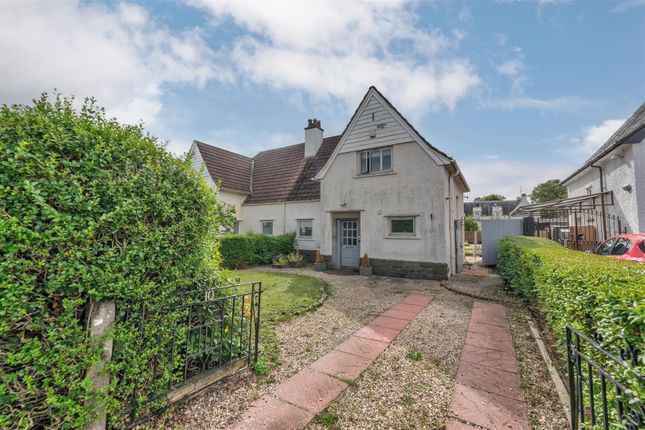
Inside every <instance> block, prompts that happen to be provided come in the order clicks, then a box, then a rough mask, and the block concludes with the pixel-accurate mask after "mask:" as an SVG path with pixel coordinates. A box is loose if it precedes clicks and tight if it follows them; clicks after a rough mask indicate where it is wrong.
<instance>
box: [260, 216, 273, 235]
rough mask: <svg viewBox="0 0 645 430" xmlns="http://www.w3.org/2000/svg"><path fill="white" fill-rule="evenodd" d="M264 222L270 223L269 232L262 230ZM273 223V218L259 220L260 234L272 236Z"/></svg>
mask: <svg viewBox="0 0 645 430" xmlns="http://www.w3.org/2000/svg"><path fill="white" fill-rule="evenodd" d="M264 223H270V224H271V233H265V232H264ZM273 225H274V220H272V219H262V220H260V228H261V230H262V234H264V235H267V236H273Z"/></svg>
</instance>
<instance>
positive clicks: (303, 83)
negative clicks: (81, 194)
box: [0, 0, 645, 200]
mask: <svg viewBox="0 0 645 430" xmlns="http://www.w3.org/2000/svg"><path fill="white" fill-rule="evenodd" d="M0 65H1V67H0V104H13V103H30V101H31V100H32V99H34V98H37V97H38V96H39V95H40V94H41V93H42V92H45V91H47V92H52V91H54V90H57V91H59V92H60V93H62V94H63V95H66V96H71V95H73V96H75V97H76V98H77V99H79V100H82V99H83V98H84V97H87V96H93V97H95V98H96V99H97V100H98V103H99V104H100V105H102V106H105V107H106V111H107V112H108V114H109V115H110V116H114V117H116V118H117V119H119V120H120V121H122V122H124V123H138V122H143V124H144V126H145V128H146V130H148V131H149V132H150V133H151V134H153V135H155V136H157V137H158V138H159V139H160V140H161V141H163V142H166V145H167V148H168V150H170V151H172V152H174V153H176V154H183V153H185V152H186V151H188V149H189V148H190V144H191V142H192V141H193V139H197V140H200V141H203V142H206V143H210V144H213V145H217V146H221V147H224V148H226V149H229V150H232V151H235V152H239V153H242V154H245V155H250V156H252V155H254V154H256V153H257V152H259V151H261V150H265V149H270V148H275V147H279V146H285V145H290V144H296V143H300V142H302V141H303V139H304V131H303V128H304V127H305V126H306V123H307V119H308V118H314V117H315V118H318V119H320V120H321V122H322V127H323V128H324V130H325V136H332V135H336V134H340V133H341V132H342V131H343V129H344V128H345V126H346V125H347V123H348V122H349V120H350V118H351V116H352V114H353V112H354V111H355V109H356V108H357V106H358V104H359V103H360V101H361V99H362V97H363V95H364V94H365V92H366V91H367V90H368V88H369V86H370V85H374V86H376V87H377V88H378V89H379V90H380V91H381V92H382V93H383V94H384V95H385V96H386V97H387V98H388V99H389V100H390V101H391V102H392V103H393V104H394V105H395V106H396V107H397V109H398V110H399V111H400V112H401V113H402V114H403V115H404V116H405V117H406V118H407V119H408V120H409V121H410V122H411V123H412V124H413V125H414V126H415V128H416V129H417V130H418V131H419V132H420V133H421V134H422V135H423V136H424V137H425V138H426V139H427V140H429V141H430V142H431V143H432V144H433V145H434V146H436V147H438V148H439V149H441V150H442V151H444V152H446V153H448V154H449V155H451V156H452V157H454V158H455V159H456V160H457V162H458V163H459V165H460V166H461V168H462V170H463V173H464V175H465V177H466V179H467V181H468V183H469V185H470V188H471V190H472V191H471V193H469V194H468V197H469V198H470V199H471V200H472V199H474V198H475V197H478V196H482V195H485V194H490V193H497V194H502V195H504V196H506V197H507V198H515V197H517V196H519V195H520V193H521V192H525V193H530V192H531V190H532V188H533V187H534V186H535V185H536V184H538V183H540V182H543V181H545V180H548V179H563V178H564V177H566V176H568V174H570V173H572V172H573V171H574V170H575V169H576V167H578V166H580V165H581V164H582V163H583V162H584V161H585V160H586V159H587V158H588V157H589V155H591V154H592V153H593V152H594V150H595V149H597V148H598V147H599V146H600V145H602V144H603V143H604V142H605V141H606V140H607V139H608V138H609V136H610V135H611V134H612V133H613V132H614V131H615V130H616V129H617V128H618V127H619V126H620V124H621V123H622V122H623V121H624V120H625V119H626V118H627V117H628V116H629V115H630V114H631V113H632V112H633V111H635V110H636V109H637V108H638V106H639V105H640V104H641V103H643V101H645V0H625V1H622V0H621V1H584V2H575V1H558V0H549V1H546V0H544V1H537V2H529V1H501V0H500V1H470V2H458V1H450V2H448V1H428V2H415V3H410V2H370V3H348V2H343V3H340V2H336V3H333V2H315V3H313V2H312V3H302V2H301V3H277V2H273V3H268V2H256V3H251V2H248V3H244V2H233V3H229V2H213V1H202V0H186V1H181V2H152V1H150V2H98V1H92V2H46V3H38V2H10V1H5V2H1V3H0Z"/></svg>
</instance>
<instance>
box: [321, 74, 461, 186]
mask: <svg viewBox="0 0 645 430" xmlns="http://www.w3.org/2000/svg"><path fill="white" fill-rule="evenodd" d="M372 136H374V137H372ZM405 142H417V143H418V144H419V145H420V146H421V148H422V149H423V150H424V151H425V152H426V153H427V154H428V155H429V156H430V158H432V160H434V162H435V163H437V164H438V165H440V166H450V169H449V170H451V171H452V172H453V173H455V174H457V175H458V176H459V178H460V180H461V182H462V185H463V188H464V190H466V191H468V184H467V183H466V180H465V179H464V177H463V175H462V174H461V172H460V171H459V168H458V167H457V166H456V163H455V161H454V160H453V159H452V158H451V157H450V156H448V155H447V154H446V153H444V152H442V151H440V150H439V149H437V148H435V147H434V146H433V145H432V144H430V142H428V141H427V140H426V139H425V138H424V137H423V136H421V134H419V132H417V131H416V129H415V128H414V127H413V126H412V124H410V123H409V122H408V120H407V119H405V117H404V116H403V115H401V113H400V112H399V111H398V110H397V109H396V108H395V107H394V106H393V105H392V104H391V103H390V101H389V100H387V99H386V98H385V97H384V96H383V94H381V93H380V92H379V91H378V90H377V89H376V87H374V86H372V87H370V88H369V90H368V91H367V93H366V94H365V96H364V97H363V100H362V101H361V103H360V104H359V106H358V108H357V109H356V111H355V112H354V115H353V116H352V118H351V120H350V121H349V123H348V124H347V126H346V127H345V130H344V131H343V134H342V137H341V139H340V142H339V143H338V146H337V147H336V150H335V151H334V153H333V154H332V155H331V157H330V158H329V160H328V161H327V164H326V165H325V166H324V167H323V168H322V169H321V171H320V173H318V175H317V176H316V179H322V178H324V176H325V175H326V174H327V171H328V170H329V167H330V166H331V164H332V163H333V162H334V159H335V158H336V156H337V155H338V154H340V153H345V152H353V151H358V150H363V149H369V148H375V147H380V146H387V145H395V144H398V143H405Z"/></svg>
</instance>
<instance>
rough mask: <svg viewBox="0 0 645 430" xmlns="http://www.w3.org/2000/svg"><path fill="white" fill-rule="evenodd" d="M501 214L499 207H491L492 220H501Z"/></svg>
mask: <svg viewBox="0 0 645 430" xmlns="http://www.w3.org/2000/svg"><path fill="white" fill-rule="evenodd" d="M503 214H504V212H503V210H502V207H501V206H493V219H501V218H502V216H503Z"/></svg>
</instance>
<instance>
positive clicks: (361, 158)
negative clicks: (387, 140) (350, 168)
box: [358, 146, 394, 176]
mask: <svg viewBox="0 0 645 430" xmlns="http://www.w3.org/2000/svg"><path fill="white" fill-rule="evenodd" d="M388 151H389V158H390V167H389V168H387V169H384V168H383V153H384V152H388ZM376 153H378V154H379V156H378V163H379V170H373V168H372V159H373V158H374V157H373V155H374V154H376ZM393 158H394V148H393V147H391V146H384V147H382V148H373V149H365V150H363V151H358V174H359V175H362V176H365V175H378V174H381V173H390V172H392V171H393V169H394V167H393V165H394V162H393V161H394V160H393ZM364 165H365V166H364Z"/></svg>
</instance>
